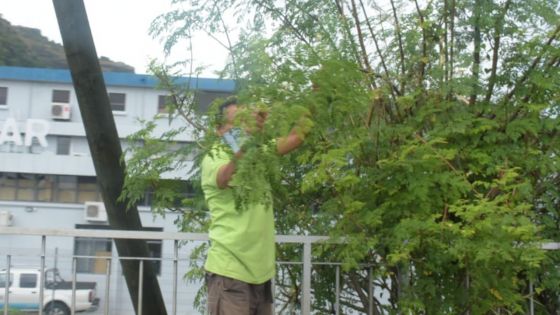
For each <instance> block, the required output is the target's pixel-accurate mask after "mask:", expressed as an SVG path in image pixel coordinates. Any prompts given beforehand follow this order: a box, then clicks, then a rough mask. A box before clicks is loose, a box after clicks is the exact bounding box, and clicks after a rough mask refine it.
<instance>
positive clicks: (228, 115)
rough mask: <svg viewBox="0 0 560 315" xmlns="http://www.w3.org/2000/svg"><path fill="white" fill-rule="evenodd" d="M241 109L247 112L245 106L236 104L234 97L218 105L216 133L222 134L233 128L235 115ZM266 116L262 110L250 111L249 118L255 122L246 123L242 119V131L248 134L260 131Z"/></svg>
mask: <svg viewBox="0 0 560 315" xmlns="http://www.w3.org/2000/svg"><path fill="white" fill-rule="evenodd" d="M241 108H243V109H247V110H248V108H247V107H246V106H242V105H240V104H238V103H237V98H235V97H232V98H229V99H227V100H226V101H225V102H223V103H222V104H221V105H220V107H219V108H218V115H219V124H218V132H220V133H224V132H226V131H228V130H229V129H231V128H232V127H233V125H234V121H235V117H236V114H237V113H238V110H239V109H241ZM247 113H248V112H247ZM267 116H268V113H267V112H266V111H262V110H258V111H251V112H250V117H254V118H255V121H251V122H248V121H246V120H245V119H242V121H241V124H242V125H243V126H244V128H243V129H245V131H246V132H249V133H252V132H254V131H255V129H257V130H258V129H262V128H263V126H264V122H265V121H266V118H267ZM244 122H245V123H244ZM255 126H256V128H255Z"/></svg>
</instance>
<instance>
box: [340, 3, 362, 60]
mask: <svg viewBox="0 0 560 315" xmlns="http://www.w3.org/2000/svg"><path fill="white" fill-rule="evenodd" d="M335 2H336V8H337V10H338V14H339V15H340V18H341V20H342V27H343V29H344V32H345V33H346V36H348V40H350V42H351V45H350V48H351V49H352V52H353V53H354V58H355V59H356V62H357V63H358V65H359V66H360V68H362V69H363V68H364V67H363V65H362V63H361V62H360V60H361V58H360V55H359V53H358V50H357V49H356V43H354V37H353V36H352V32H351V31H350V27H349V26H348V20H347V18H346V15H345V14H344V6H343V5H342V4H341V3H340V0H335Z"/></svg>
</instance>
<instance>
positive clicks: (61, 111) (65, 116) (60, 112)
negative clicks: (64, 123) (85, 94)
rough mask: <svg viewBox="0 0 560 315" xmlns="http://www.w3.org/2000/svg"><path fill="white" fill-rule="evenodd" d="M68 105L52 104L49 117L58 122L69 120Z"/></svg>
mask: <svg viewBox="0 0 560 315" xmlns="http://www.w3.org/2000/svg"><path fill="white" fill-rule="evenodd" d="M70 109H71V107H70V104H67V103H52V106H51V117H52V118H53V119H58V120H70V112H71V111H70Z"/></svg>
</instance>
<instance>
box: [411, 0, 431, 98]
mask: <svg viewBox="0 0 560 315" xmlns="http://www.w3.org/2000/svg"><path fill="white" fill-rule="evenodd" d="M414 4H415V5H416V12H418V18H419V19H420V27H421V28H422V57H421V58H420V64H419V71H418V82H417V84H418V86H419V87H421V88H423V86H424V85H423V84H422V83H423V82H424V76H425V74H426V64H427V60H428V52H427V51H428V47H427V45H428V43H427V41H428V35H427V34H426V26H425V25H424V23H425V19H424V15H423V14H422V10H420V6H419V5H418V0H414Z"/></svg>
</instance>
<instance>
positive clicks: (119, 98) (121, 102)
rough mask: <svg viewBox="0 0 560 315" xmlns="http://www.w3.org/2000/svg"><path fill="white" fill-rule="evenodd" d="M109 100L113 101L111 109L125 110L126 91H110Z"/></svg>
mask: <svg viewBox="0 0 560 315" xmlns="http://www.w3.org/2000/svg"><path fill="white" fill-rule="evenodd" d="M109 101H110V102H111V109H112V110H114V111H116V112H124V111H125V109H126V107H125V105H126V104H125V103H126V94H124V93H109Z"/></svg>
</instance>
